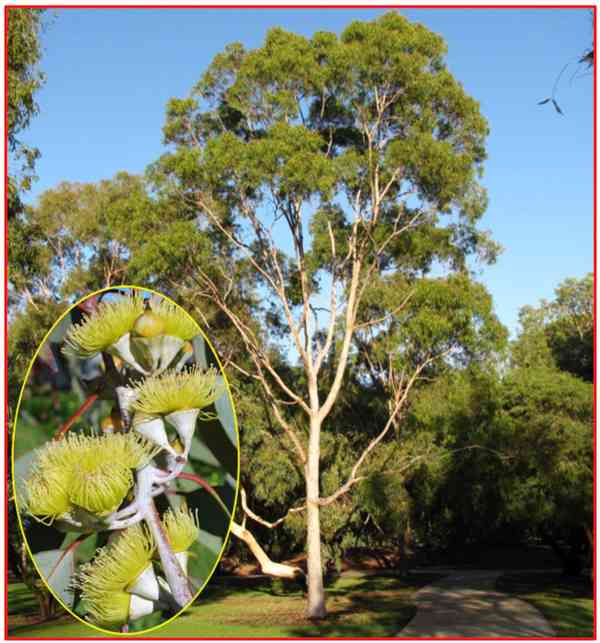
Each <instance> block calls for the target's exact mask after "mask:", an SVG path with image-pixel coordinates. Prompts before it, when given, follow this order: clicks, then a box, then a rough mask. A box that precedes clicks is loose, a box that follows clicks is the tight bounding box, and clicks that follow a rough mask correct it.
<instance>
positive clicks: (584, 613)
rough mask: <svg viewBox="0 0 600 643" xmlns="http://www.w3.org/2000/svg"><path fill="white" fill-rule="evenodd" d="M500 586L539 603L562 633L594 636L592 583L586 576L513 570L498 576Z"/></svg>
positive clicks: (545, 614) (539, 607)
mask: <svg viewBox="0 0 600 643" xmlns="http://www.w3.org/2000/svg"><path fill="white" fill-rule="evenodd" d="M496 586H497V588H498V589H499V590H501V591H503V592H509V593H511V594H516V595H518V596H519V598H522V599H523V600H525V601H527V602H529V603H531V604H532V605H534V606H535V607H537V608H538V609H539V610H540V612H542V614H543V615H544V616H545V617H546V618H547V619H548V621H549V622H550V623H551V624H552V626H553V627H554V629H555V631H556V633H557V635H558V636H564V637H568V638H574V637H590V638H591V637H593V636H594V601H593V594H592V584H591V583H590V582H589V580H587V579H585V578H584V577H581V578H567V577H565V576H561V575H560V574H551V573H547V574H546V573H539V574H535V573H525V572H524V573H511V574H505V575H504V576H501V577H500V578H499V579H498V582H497V585H496Z"/></svg>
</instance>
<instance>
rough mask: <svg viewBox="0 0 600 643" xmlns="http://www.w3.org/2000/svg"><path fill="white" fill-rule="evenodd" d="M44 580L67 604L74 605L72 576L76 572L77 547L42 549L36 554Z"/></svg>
mask: <svg viewBox="0 0 600 643" xmlns="http://www.w3.org/2000/svg"><path fill="white" fill-rule="evenodd" d="M34 558H35V562H36V565H37V566H38V567H39V569H40V572H41V573H42V576H43V578H44V581H45V582H46V583H47V584H48V585H49V586H50V587H51V589H52V591H53V592H54V593H55V594H56V595H57V596H58V597H59V598H60V600H61V601H62V602H63V603H64V604H65V605H67V606H69V607H71V606H72V605H73V600H74V593H73V590H72V588H71V578H72V576H73V574H74V572H75V547H71V548H70V549H67V550H63V549H51V550H48V551H40V552H38V553H37V554H35V556H34Z"/></svg>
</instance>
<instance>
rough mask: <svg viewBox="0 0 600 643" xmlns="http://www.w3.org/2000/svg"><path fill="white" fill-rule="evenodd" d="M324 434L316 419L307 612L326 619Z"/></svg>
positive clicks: (310, 463)
mask: <svg viewBox="0 0 600 643" xmlns="http://www.w3.org/2000/svg"><path fill="white" fill-rule="evenodd" d="M320 434H321V424H320V422H318V421H316V420H312V421H311V423H310V436H309V440H308V457H307V463H306V546H307V556H308V561H307V568H308V569H307V571H308V607H307V612H306V615H307V616H308V618H323V617H324V616H325V614H326V611H325V591H324V589H323V566H322V564H321V523H320V513H319V509H320V507H319V460H320V445H319V442H320Z"/></svg>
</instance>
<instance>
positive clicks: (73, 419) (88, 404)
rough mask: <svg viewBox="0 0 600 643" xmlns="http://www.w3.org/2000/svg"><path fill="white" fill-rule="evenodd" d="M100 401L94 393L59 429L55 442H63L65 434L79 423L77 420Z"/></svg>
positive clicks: (55, 435)
mask: <svg viewBox="0 0 600 643" xmlns="http://www.w3.org/2000/svg"><path fill="white" fill-rule="evenodd" d="M97 399H98V394H97V393H93V394H92V395H90V396H89V397H88V398H87V399H86V400H85V402H84V403H83V404H82V405H81V406H80V407H79V408H78V409H77V410H76V411H75V413H73V415H72V416H71V417H70V418H69V419H68V420H67V421H66V422H65V423H64V424H63V425H62V426H61V427H60V428H59V429H58V431H57V432H56V433H55V434H54V438H53V440H62V439H63V438H64V436H65V433H66V432H67V431H68V430H69V429H70V428H71V427H72V426H73V425H74V424H75V422H77V420H78V419H79V418H80V417H81V416H82V415H83V414H84V413H85V412H86V411H87V410H88V409H89V408H90V407H91V406H92V404H93V403H94V402H95V401H96V400H97Z"/></svg>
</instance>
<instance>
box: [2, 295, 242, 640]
mask: <svg viewBox="0 0 600 643" xmlns="http://www.w3.org/2000/svg"><path fill="white" fill-rule="evenodd" d="M126 288H128V289H136V290H144V291H146V292H150V293H152V294H154V295H158V296H159V297H162V298H164V299H167V300H168V301H170V302H171V303H172V304H174V305H175V306H177V307H178V308H180V309H181V310H182V311H183V312H184V313H185V314H186V315H187V316H188V317H189V318H190V319H191V320H192V321H193V322H194V323H195V324H196V326H197V327H198V330H199V334H200V335H202V338H203V339H204V341H205V342H206V343H207V344H208V346H209V348H210V350H211V351H212V354H213V355H214V357H215V359H216V360H217V364H218V365H219V372H220V373H221V375H222V376H223V380H224V381H225V386H226V388H227V396H228V397H229V403H230V404H231V408H232V410H233V427H234V430H235V435H236V439H237V478H236V481H235V482H236V485H235V496H234V500H233V508H232V510H231V519H230V521H229V527H228V528H227V531H226V532H225V537H224V538H223V545H222V546H221V550H220V551H219V554H218V556H217V558H216V560H215V564H214V565H213V568H212V569H211V571H210V573H209V574H208V576H207V578H206V580H205V581H204V584H203V585H202V587H200V589H199V590H198V591H197V592H196V594H195V595H194V598H193V599H192V600H191V601H190V602H189V603H188V605H186V606H185V607H183V608H181V609H180V610H179V611H178V612H177V614H175V615H173V616H171V618H169V619H167V620H166V621H165V622H164V623H160V624H159V625H154V626H153V627H150V628H148V629H146V630H139V631H137V632H116V631H114V630H105V629H103V628H101V627H98V626H97V625H93V624H92V623H90V622H88V621H86V620H84V619H83V618H81V617H80V616H79V615H78V614H75V612H74V611H73V610H72V609H70V608H68V607H67V606H66V605H65V604H64V603H63V602H62V601H61V600H60V598H59V597H58V595H57V594H56V593H55V592H54V591H53V589H52V588H51V587H50V585H49V584H48V583H47V582H46V579H45V577H44V575H43V574H42V573H41V572H40V569H39V567H38V566H37V563H36V562H35V557H34V556H33V554H32V552H31V550H30V549H29V542H28V541H27V537H26V536H25V529H24V528H23V523H22V521H21V513H20V510H19V504H18V500H17V496H16V494H14V502H15V509H16V514H17V522H18V523H19V531H20V532H21V536H22V538H23V543H24V544H25V549H26V550H27V554H28V556H29V558H30V559H31V562H32V563H33V566H34V568H35V571H36V572H37V574H38V576H39V577H40V579H41V580H42V583H44V585H45V586H46V587H47V588H48V591H49V592H50V593H51V594H52V596H53V597H54V599H55V600H56V601H57V602H58V604H59V605H60V606H61V607H62V608H63V609H65V611H66V612H67V613H68V614H70V615H71V616H72V617H73V618H75V619H76V620H77V621H79V622H80V623H83V624H84V625H86V626H87V627H89V628H91V629H93V630H95V631H97V632H100V633H102V634H108V635H110V636H111V637H113V636H115V637H119V636H121V637H131V636H142V635H146V634H149V633H150V632H156V631H157V630H158V629H160V628H161V627H164V626H165V625H168V624H169V623H172V622H173V621H174V620H175V619H176V618H178V617H179V616H181V614H183V612H185V611H186V610H187V609H188V608H190V607H191V606H192V605H193V604H194V602H195V601H196V600H197V599H198V597H199V596H200V594H202V592H203V591H204V588H205V587H206V585H207V584H208V583H209V581H210V579H211V578H212V576H213V574H214V573H215V570H216V568H217V565H218V564H219V562H220V561H221V558H222V556H223V553H224V552H225V548H226V547H227V544H228V541H229V536H230V534H231V523H232V522H233V517H234V516H235V510H236V508H237V502H238V496H239V489H240V433H239V427H238V419H237V412H236V408H235V403H234V401H233V396H232V394H231V386H230V385H229V380H228V379H227V374H226V373H225V370H224V369H223V365H222V364H221V360H220V359H219V355H218V353H217V351H216V350H215V348H214V346H213V345H212V342H211V341H210V339H208V337H207V336H206V334H205V332H204V331H203V330H202V328H201V326H200V324H199V323H198V322H197V321H196V319H194V317H192V315H190V313H188V311H187V310H185V308H183V306H180V305H179V304H178V303H177V302H176V301H175V300H173V299H171V297H168V296H167V295H165V294H163V293H161V292H159V291H158V290H153V289H152V288H147V287H146V286H137V285H135V284H118V285H114V286H107V287H106V288H100V289H99V290H94V291H92V292H90V293H88V294H87V295H86V296H85V297H81V298H80V299H78V300H77V301H76V302H75V303H74V304H71V305H70V306H69V307H68V308H67V309H66V310H65V312H64V313H62V315H60V317H59V318H58V319H57V320H56V321H55V322H54V323H53V324H52V326H51V327H50V330H49V331H48V332H47V333H46V334H45V335H44V338H43V339H42V341H41V342H40V344H39V346H38V347H37V350H36V351H35V353H34V355H33V357H32V358H31V361H30V362H29V366H28V367H27V370H26V371H25V378H24V379H23V384H22V385H21V391H20V392H19V398H18V401H17V406H16V409H15V423H14V427H13V436H12V441H11V442H12V443H11V449H10V458H11V460H10V463H11V475H10V477H11V482H12V488H13V490H14V489H16V485H15V477H14V476H15V468H14V461H15V440H16V437H17V429H18V426H19V415H20V411H21V402H22V400H23V394H24V393H25V387H26V385H27V383H28V382H29V376H30V374H31V369H32V368H33V365H34V363H35V361H36V360H37V358H38V355H39V353H40V351H41V350H42V348H43V346H44V345H45V344H46V342H47V340H48V337H49V336H50V335H51V334H52V332H53V331H54V329H55V328H56V327H57V326H58V325H59V324H60V323H61V322H62V320H63V319H64V318H65V317H66V316H67V315H68V314H69V313H70V312H71V311H72V310H73V308H75V307H76V306H78V305H79V304H80V303H81V302H83V301H85V300H86V299H89V298H90V297H94V296H95V295H99V294H101V293H103V292H109V291H114V290H117V289H126Z"/></svg>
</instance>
